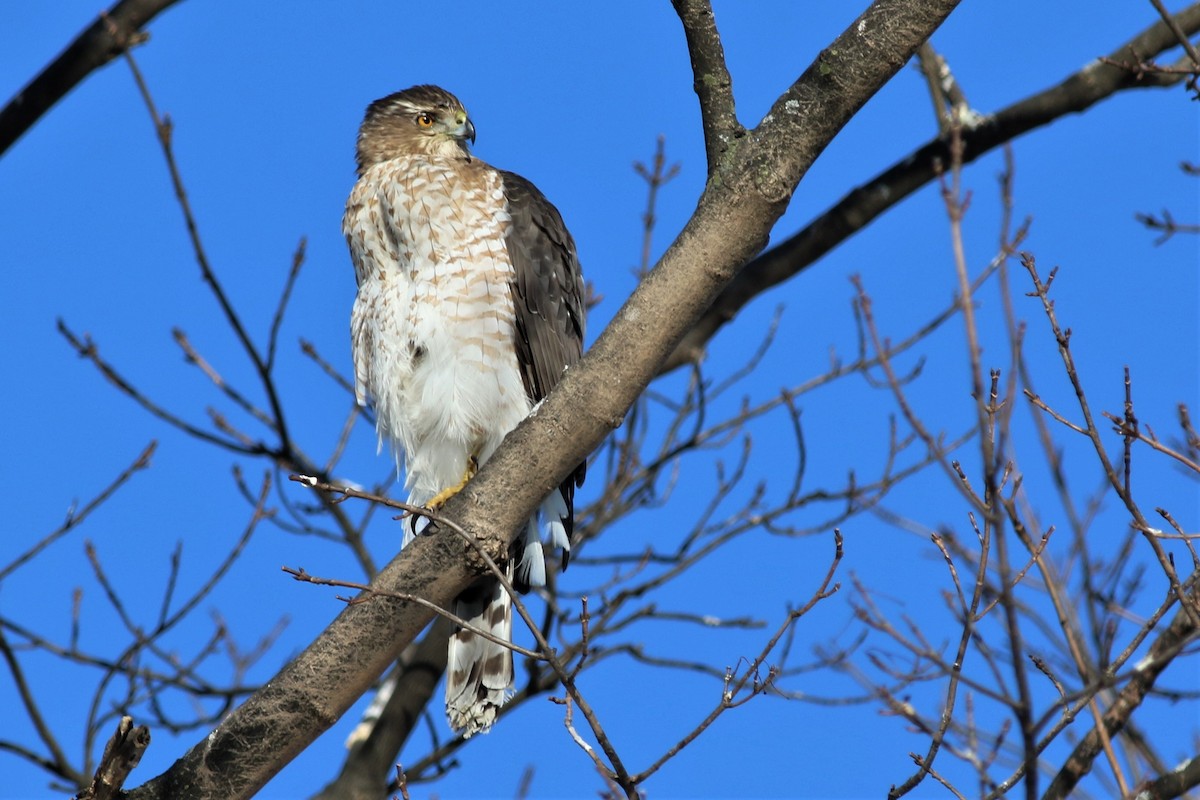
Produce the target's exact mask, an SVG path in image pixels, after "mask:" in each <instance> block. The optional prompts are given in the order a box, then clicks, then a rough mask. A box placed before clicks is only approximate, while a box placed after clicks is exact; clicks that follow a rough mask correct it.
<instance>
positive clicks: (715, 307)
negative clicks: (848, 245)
mask: <svg viewBox="0 0 1200 800" xmlns="http://www.w3.org/2000/svg"><path fill="white" fill-rule="evenodd" d="M1174 19H1175V20H1176V22H1177V23H1178V24H1179V26H1180V27H1181V29H1182V30H1184V31H1186V32H1187V33H1188V34H1194V33H1196V32H1197V31H1198V30H1200V3H1196V4H1193V5H1191V6H1189V7H1188V8H1186V9H1184V10H1183V11H1180V12H1179V13H1178V14H1176V15H1175V17H1174ZM1177 45H1178V42H1177V41H1176V39H1175V34H1174V33H1173V32H1172V31H1171V29H1170V28H1168V27H1167V25H1166V24H1165V23H1163V22H1161V21H1160V22H1157V23H1155V24H1154V25H1151V26H1150V27H1148V28H1147V29H1146V30H1144V31H1142V32H1141V33H1140V34H1138V35H1137V36H1135V37H1134V38H1132V39H1130V40H1129V41H1128V42H1126V43H1124V44H1122V45H1120V46H1119V47H1117V48H1115V49H1114V50H1113V52H1112V54H1111V57H1112V58H1124V57H1126V56H1127V55H1128V53H1129V50H1130V49H1131V48H1132V49H1133V50H1134V51H1135V52H1137V53H1139V54H1143V53H1144V54H1146V57H1150V56H1152V55H1155V54H1158V53H1162V52H1163V51H1165V50H1168V49H1171V48H1173V47H1175V46H1177ZM1182 79H1183V76H1182V75H1177V76H1173V78H1171V79H1168V78H1167V77H1166V76H1147V77H1146V78H1145V79H1143V80H1138V78H1137V76H1135V75H1134V74H1132V73H1130V72H1128V71H1127V70H1123V69H1120V68H1119V67H1114V66H1110V65H1107V64H1104V63H1101V62H1099V61H1094V62H1092V63H1090V64H1088V65H1087V66H1086V67H1084V68H1083V69H1082V70H1080V71H1079V72H1077V73H1075V74H1074V75H1071V76H1070V77H1069V78H1067V79H1066V80H1064V81H1062V82H1061V83H1059V84H1057V85H1056V86H1052V87H1050V88H1049V89H1046V90H1044V91H1042V92H1039V93H1037V94H1035V95H1032V96H1030V97H1027V98H1025V99H1024V100H1021V101H1018V102H1016V103H1014V104H1012V105H1011V106H1008V107H1007V108H1005V109H1003V110H1001V111H999V112H997V113H996V114H993V115H990V116H987V117H984V118H983V121H982V122H981V124H980V125H979V126H977V127H975V128H971V129H966V130H964V131H963V134H962V137H963V153H962V160H963V163H964V164H965V163H969V162H971V161H974V160H975V159H977V158H979V157H980V156H982V155H984V154H985V153H988V152H990V151H991V150H993V149H995V148H996V147H999V146H1001V145H1003V144H1005V143H1006V142H1010V141H1012V140H1013V139H1015V138H1017V137H1018V136H1021V135H1023V134H1026V133H1028V132H1029V131H1032V130H1034V129H1036V128H1039V127H1041V126H1043V125H1046V124H1049V123H1050V122H1053V121H1054V120H1056V119H1058V118H1059V117H1061V116H1064V115H1066V114H1071V113H1079V112H1082V111H1085V110H1087V109H1088V108H1090V107H1091V106H1092V105H1094V104H1096V103H1098V102H1100V101H1101V100H1104V99H1105V98H1107V97H1110V96H1112V95H1113V94H1115V93H1117V92H1119V91H1122V90H1125V89H1141V88H1147V87H1151V86H1169V85H1174V84H1175V83H1177V82H1178V81H1180V80H1182ZM799 102H800V101H799V100H797V103H799ZM777 105H778V104H777ZM794 108H802V106H799V105H797V106H794ZM784 110H785V111H786V110H787V108H786V104H785V108H784ZM949 163H950V142H949V140H948V139H945V138H943V137H941V136H940V135H939V136H938V137H937V138H934V139H931V140H930V141H928V142H926V143H925V144H924V145H922V146H921V147H919V148H917V150H915V151H914V152H912V153H909V154H908V155H906V156H904V157H903V158H901V159H900V160H898V161H897V162H896V163H895V164H893V165H892V166H891V167H889V168H888V169H886V170H884V171H883V172H881V173H880V174H878V175H876V176H875V177H874V178H872V179H870V180H869V181H867V182H866V183H864V184H863V185H861V186H859V187H857V188H856V189H853V190H852V191H850V193H849V194H847V195H846V196H845V197H843V198H842V199H841V200H839V201H838V202H837V203H836V204H835V205H834V206H833V207H832V208H830V209H829V210H828V211H826V212H825V213H824V214H822V215H821V216H819V217H817V218H816V219H815V220H813V221H812V222H810V223H809V224H808V225H807V226H806V227H805V228H804V229H803V230H801V231H800V232H799V233H797V234H796V235H794V236H792V237H791V238H790V239H787V240H786V241H784V242H782V243H781V244H779V245H778V246H777V247H773V248H771V249H770V250H768V251H767V252H765V253H763V254H762V255H760V256H758V257H757V258H755V259H754V260H753V261H751V262H750V263H749V264H747V265H746V266H745V268H743V269H742V271H741V272H740V274H739V275H738V276H737V277H736V278H735V279H734V280H733V281H732V282H731V283H730V284H729V285H728V286H726V287H725V288H724V290H722V292H721V294H720V295H719V296H718V297H717V299H716V300H715V301H714V302H713V304H712V306H711V307H710V308H709V309H708V310H707V311H706V312H705V314H704V315H703V316H702V317H701V318H700V319H699V320H698V321H697V322H696V324H695V325H694V326H692V329H691V330H689V331H688V333H687V335H686V336H685V337H684V338H683V340H682V341H680V343H679V345H678V346H677V347H676V348H675V352H673V353H672V354H671V356H670V358H668V359H667V361H666V363H665V364H664V365H663V371H664V372H668V371H671V370H673V369H676V368H678V367H680V366H683V365H684V364H690V363H694V362H696V361H699V360H700V359H702V358H703V356H704V351H705V348H706V347H707V345H708V342H709V340H710V339H712V337H713V336H715V335H716V333H717V331H719V330H720V329H721V328H722V327H724V326H725V325H726V324H727V323H729V322H730V321H731V320H733V318H734V317H736V316H737V314H738V312H739V311H741V309H742V307H743V306H745V305H746V304H747V303H749V302H750V301H751V300H753V299H754V298H756V297H758V296H759V295H760V294H762V293H763V292H764V291H765V290H767V289H769V288H771V287H772V286H775V285H777V284H780V283H782V282H784V281H785V280H787V279H789V278H791V277H793V276H794V275H797V274H798V273H800V272H802V271H803V270H804V269H805V268H807V267H809V266H811V265H812V264H813V263H815V262H816V261H817V260H818V259H819V258H821V257H822V256H824V255H825V254H826V253H828V252H830V251H831V250H833V249H834V248H836V247H837V246H838V245H840V244H841V243H842V242H844V241H845V240H846V239H849V238H850V236H852V235H853V234H854V233H856V232H858V231H859V230H861V229H862V228H864V227H866V225H868V224H869V223H870V222H871V221H872V220H873V219H875V218H876V217H878V216H879V215H880V214H882V213H883V212H885V211H887V210H888V209H890V208H891V207H892V206H894V205H896V204H897V203H899V202H900V201H901V200H903V199H904V198H906V197H908V196H909V195H910V194H912V193H913V192H915V191H916V190H917V189H920V188H921V187H922V186H924V185H925V184H927V183H929V182H930V181H932V180H933V179H934V178H935V177H936V176H937V174H938V169H940V168H942V167H943V166H944V165H947V164H949Z"/></svg>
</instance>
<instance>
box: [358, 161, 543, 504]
mask: <svg viewBox="0 0 1200 800" xmlns="http://www.w3.org/2000/svg"><path fill="white" fill-rule="evenodd" d="M509 222H510V219H509V215H508V212H507V211H506V207H505V198H504V191H503V184H502V181H501V178H500V176H499V175H497V173H496V172H495V171H494V170H493V169H491V168H490V167H487V166H486V165H483V164H482V163H480V162H461V161H450V160H446V159H434V158H426V157H406V158H399V159H393V160H391V161H387V162H383V163H381V164H377V165H374V166H372V167H370V168H369V169H367V170H366V171H365V173H364V174H363V176H362V177H361V178H360V179H359V181H358V183H357V184H356V186H355V188H354V191H353V192H352V193H351V196H350V201H349V203H348V205H347V209H346V215H345V217H344V219H343V224H342V227H343V231H344V233H345V234H346V238H347V241H348V242H349V244H350V250H351V255H352V257H353V260H354V265H355V272H356V276H357V278H358V297H357V298H356V300H355V305H354V312H353V316H352V320H351V326H352V333H353V345H354V362H355V378H356V384H357V387H358V391H359V394H360V397H362V396H370V397H372V398H373V399H374V402H375V408H376V413H377V415H378V426H379V432H380V437H381V439H382V438H388V439H391V440H392V443H393V444H394V445H399V446H400V448H402V449H403V451H404V455H405V458H406V460H407V463H408V473H409V482H410V485H411V486H412V487H413V490H414V496H415V495H416V494H417V493H418V488H419V486H420V485H422V484H428V487H429V488H428V491H429V492H430V494H433V493H436V492H437V491H440V490H441V489H442V488H445V487H446V486H448V485H453V484H454V483H457V481H458V480H459V479H461V477H462V474H463V470H464V469H465V463H466V459H467V458H468V457H469V456H474V457H476V458H478V459H479V460H480V461H481V462H482V461H484V460H486V458H487V457H488V456H490V455H491V453H492V451H493V450H494V449H495V448H496V446H498V445H499V443H500V440H501V439H503V437H504V434H506V433H507V432H508V431H509V430H511V429H512V428H513V427H515V426H516V424H517V423H518V422H520V420H521V419H522V418H523V417H524V416H525V415H526V414H527V413H528V411H529V401H528V400H527V399H526V397H525V391H524V387H523V385H522V382H521V376H520V371H519V368H518V365H517V358H516V352H515V349H514V344H513V341H514V326H515V315H514V310H513V300H512V291H511V284H512V281H513V267H512V262H511V260H510V258H509V255H508V250H507V247H506V244H505V237H506V235H507V230H508V226H509Z"/></svg>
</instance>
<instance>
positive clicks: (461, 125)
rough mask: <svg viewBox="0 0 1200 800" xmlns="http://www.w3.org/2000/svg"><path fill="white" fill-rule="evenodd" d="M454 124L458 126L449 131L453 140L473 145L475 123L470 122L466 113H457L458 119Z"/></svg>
mask: <svg viewBox="0 0 1200 800" xmlns="http://www.w3.org/2000/svg"><path fill="white" fill-rule="evenodd" d="M455 122H457V123H458V125H457V126H456V127H455V128H454V130H453V131H451V133H452V135H453V136H454V138H456V139H459V140H462V139H467V140H469V141H470V142H471V144H475V123H473V122H471V120H470V118H469V117H467V114H466V112H464V111H460V112H458V117H457V119H456V120H455Z"/></svg>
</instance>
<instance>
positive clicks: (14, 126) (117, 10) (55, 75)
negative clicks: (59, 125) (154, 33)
mask: <svg viewBox="0 0 1200 800" xmlns="http://www.w3.org/2000/svg"><path fill="white" fill-rule="evenodd" d="M178 1H179V0H121V2H119V3H117V4H116V5H114V6H113V7H112V8H110V9H109V10H108V11H107V12H101V14H100V16H98V17H96V19H95V21H94V22H92V24H91V25H89V26H88V27H87V29H86V30H85V31H84V32H83V33H81V34H79V36H77V37H76V38H75V41H73V42H71V44H69V45H67V49H66V50H63V51H62V53H60V54H59V56H58V58H56V59H54V61H52V62H51V63H50V65H49V66H48V67H46V68H45V69H44V70H42V72H41V74H39V75H38V76H37V77H36V78H34V79H33V80H32V81H30V82H29V83H28V84H26V85H25V87H24V88H23V89H21V91H19V92H17V94H16V95H15V96H13V98H12V99H11V100H9V101H8V105H6V106H5V107H4V109H3V110H0V155H3V154H4V153H5V151H7V150H8V148H9V147H11V146H12V145H13V143H14V142H16V141H17V140H18V139H20V138H21V136H23V135H24V134H25V131H27V130H29V129H30V128H31V127H33V124H34V123H35V122H37V121H38V120H39V119H41V118H42V115H43V114H45V113H46V112H47V111H49V110H50V108H51V107H52V106H53V105H54V104H55V103H57V102H58V101H59V100H61V99H62V98H63V97H65V96H66V94H67V93H68V92H70V91H71V90H72V89H74V88H75V87H76V85H78V84H79V83H80V82H81V81H82V80H83V79H84V78H86V77H87V76H88V75H89V74H91V73H92V72H94V71H95V70H97V69H99V68H100V67H102V66H104V65H105V64H107V63H108V62H110V61H112V60H113V59H114V58H116V57H117V56H119V55H121V54H122V53H124V52H125V51H127V50H128V49H129V48H131V47H133V46H134V45H137V44H141V43H142V42H143V41H145V40H146V39H147V38H148V36H149V34H147V33H144V32H142V30H141V29H142V28H143V27H145V26H146V25H147V24H148V23H149V22H150V20H152V19H154V18H155V17H156V16H158V15H159V14H160V13H161V12H163V11H165V10H167V9H168V8H170V7H171V6H173V5H175V3H177V2H178Z"/></svg>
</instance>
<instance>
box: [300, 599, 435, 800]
mask: <svg viewBox="0 0 1200 800" xmlns="http://www.w3.org/2000/svg"><path fill="white" fill-rule="evenodd" d="M452 627H453V626H452V625H451V624H450V623H449V622H448V621H447V620H445V619H444V618H441V617H439V618H438V620H437V621H435V622H434V624H433V625H432V626H431V627H430V629H429V630H428V631H427V632H426V633H425V636H424V637H423V638H422V639H421V642H420V643H419V644H418V645H417V646H416V647H415V648H414V650H413V652H412V653H411V656H410V657H408V658H401V659H400V665H399V666H398V668H397V669H398V671H399V674H398V675H397V676H396V681H397V684H396V686H397V688H396V690H395V691H393V692H392V696H391V697H390V698H389V699H388V702H387V703H386V705H385V706H384V708H383V710H382V711H381V712H380V715H379V719H378V720H377V721H376V722H375V725H374V727H373V728H372V729H371V732H370V733H369V734H368V735H367V737H366V738H365V739H364V740H363V741H361V742H358V743H357V744H355V745H354V746H353V747H352V748H351V749H350V753H349V755H347V756H346V763H345V764H343V765H342V771H341V773H339V774H338V776H337V778H336V779H334V780H333V782H332V783H330V784H329V785H328V786H326V787H325V788H324V789H322V790H321V791H320V792H319V793H317V794H316V795H315V797H316V798H317V800H377V799H378V798H380V797H384V796H385V795H386V794H387V785H388V776H389V775H390V773H391V772H392V768H393V767H394V766H395V764H396V758H397V757H398V756H399V754H400V748H401V747H402V746H403V745H404V742H405V741H407V739H408V737H409V734H410V733H412V730H413V727H414V726H415V725H416V724H417V721H418V720H419V719H420V717H421V711H422V710H423V709H424V708H425V706H426V704H428V703H429V700H430V698H431V697H433V692H434V689H436V688H437V685H438V681H439V680H441V677H442V673H443V672H444V671H445V670H446V641H447V639H449V637H450V632H451V630H452Z"/></svg>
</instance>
